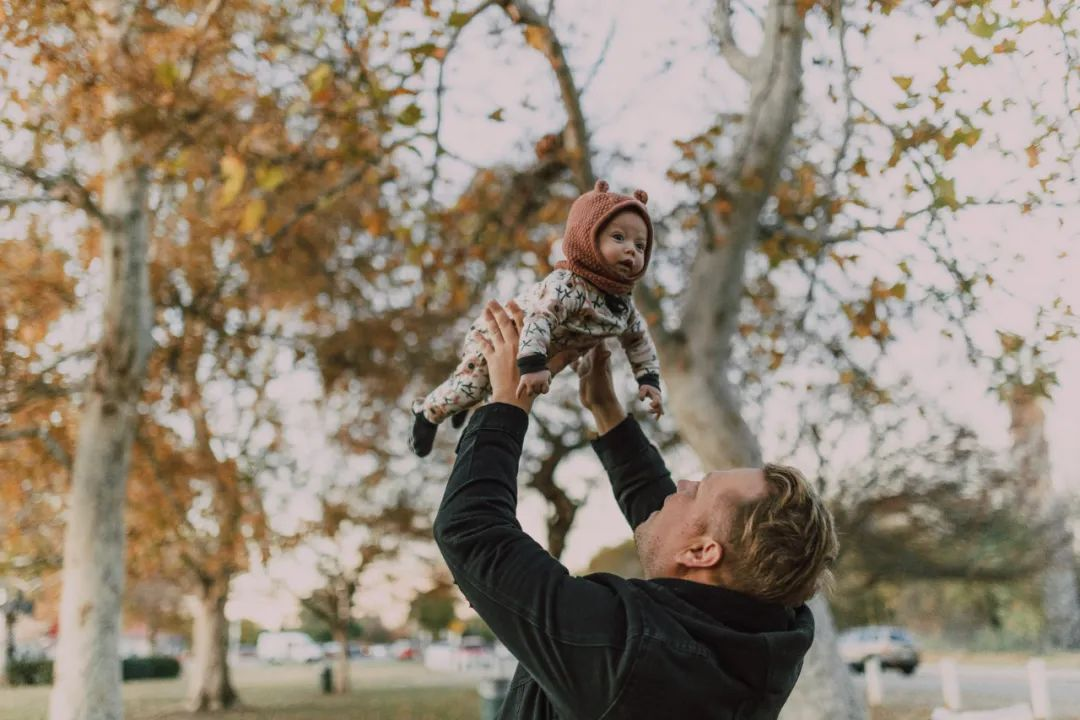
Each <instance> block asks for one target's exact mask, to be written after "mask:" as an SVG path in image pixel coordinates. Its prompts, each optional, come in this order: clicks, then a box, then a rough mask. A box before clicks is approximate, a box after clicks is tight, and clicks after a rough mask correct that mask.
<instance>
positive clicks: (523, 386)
mask: <svg viewBox="0 0 1080 720" xmlns="http://www.w3.org/2000/svg"><path fill="white" fill-rule="evenodd" d="M550 388H551V371H550V370H538V371H536V372H531V373H525V374H524V375H522V376H521V380H520V381H519V382H518V387H517V396H518V397H519V398H520V397H523V396H524V397H535V396H537V395H543V394H544V393H546V392H547V391H548V390H549V389H550Z"/></svg>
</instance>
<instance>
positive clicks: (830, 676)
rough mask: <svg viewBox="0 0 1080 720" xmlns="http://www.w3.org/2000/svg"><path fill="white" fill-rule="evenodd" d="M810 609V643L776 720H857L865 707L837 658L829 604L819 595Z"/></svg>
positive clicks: (834, 629) (811, 602) (843, 665)
mask: <svg viewBox="0 0 1080 720" xmlns="http://www.w3.org/2000/svg"><path fill="white" fill-rule="evenodd" d="M810 609H811V610H812V611H813V613H814V644H813V645H812V646H811V647H810V652H809V653H808V654H807V655H806V660H805V661H804V662H803V670H802V675H800V676H799V682H798V684H797V685H796V686H795V692H793V693H792V695H791V699H789V700H788V702H787V704H786V705H784V709H783V710H782V711H781V712H780V720H818V718H833V719H834V720H861V718H864V717H866V704H865V703H864V702H863V697H862V695H861V694H860V693H859V692H858V691H857V690H856V689H855V685H854V683H852V682H851V676H850V674H849V672H848V669H847V665H845V664H844V663H843V662H841V661H840V659H839V656H838V655H837V651H836V625H835V624H834V623H833V617H832V611H831V610H829V603H828V602H826V601H825V600H824V598H822V597H821V596H820V595H819V596H817V597H815V598H814V599H813V600H811V601H810Z"/></svg>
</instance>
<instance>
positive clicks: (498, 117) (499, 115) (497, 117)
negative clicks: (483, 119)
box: [488, 108, 503, 122]
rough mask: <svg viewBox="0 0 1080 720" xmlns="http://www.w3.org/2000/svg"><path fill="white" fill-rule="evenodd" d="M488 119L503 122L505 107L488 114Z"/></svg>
mask: <svg viewBox="0 0 1080 720" xmlns="http://www.w3.org/2000/svg"><path fill="white" fill-rule="evenodd" d="M488 120H493V121H495V122H502V121H503V108H499V109H498V110H496V111H495V112H493V113H491V114H490V115H488Z"/></svg>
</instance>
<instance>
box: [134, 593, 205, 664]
mask: <svg viewBox="0 0 1080 720" xmlns="http://www.w3.org/2000/svg"><path fill="white" fill-rule="evenodd" d="M183 592H184V591H183V588H182V587H181V586H180V585H178V584H177V583H176V582H173V581H171V580H169V579H167V578H163V577H156V578H149V579H137V580H135V581H133V582H132V581H131V580H130V579H129V581H128V584H127V591H126V592H125V593H124V608H125V610H126V612H125V615H126V617H127V618H128V619H134V620H138V621H140V622H142V623H143V624H144V625H145V626H146V639H147V642H148V643H149V644H150V652H151V654H157V652H158V642H157V640H158V635H159V634H160V633H162V632H174V633H181V632H183V633H185V634H186V631H187V630H188V628H189V621H188V618H187V616H186V615H185V613H184V608H183Z"/></svg>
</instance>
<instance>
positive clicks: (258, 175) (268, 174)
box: [255, 165, 287, 192]
mask: <svg viewBox="0 0 1080 720" xmlns="http://www.w3.org/2000/svg"><path fill="white" fill-rule="evenodd" d="M286 177H287V176H286V174H285V168H283V167H282V166H280V165H260V166H259V167H257V168H255V182H257V183H258V184H259V188H260V189H262V190H266V191H267V192H272V191H274V190H276V189H277V187H278V186H279V185H281V183H283V182H285V180H286Z"/></svg>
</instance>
